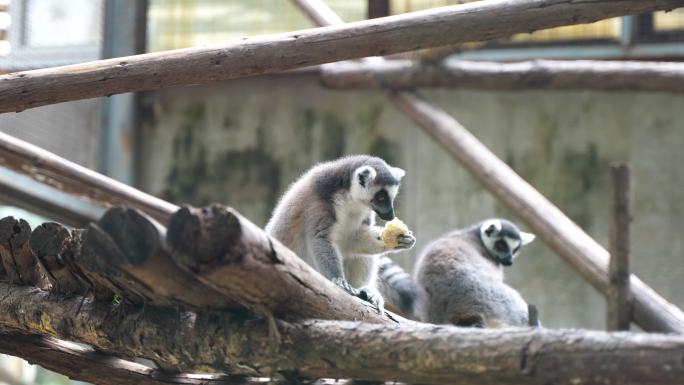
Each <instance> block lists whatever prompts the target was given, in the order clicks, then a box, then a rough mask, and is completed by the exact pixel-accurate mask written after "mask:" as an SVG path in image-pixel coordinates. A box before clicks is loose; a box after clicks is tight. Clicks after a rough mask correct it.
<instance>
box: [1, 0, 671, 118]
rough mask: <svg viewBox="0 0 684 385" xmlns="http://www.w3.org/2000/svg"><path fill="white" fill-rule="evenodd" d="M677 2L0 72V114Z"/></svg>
mask: <svg viewBox="0 0 684 385" xmlns="http://www.w3.org/2000/svg"><path fill="white" fill-rule="evenodd" d="M682 5H684V1H682V0H650V1H643V0H613V1H605V0H584V1H581V2H576V1H568V0H499V1H485V2H473V3H468V4H464V5H460V6H451V7H443V8H436V9H432V10H427V11H422V12H414V13H408V14H404V15H397V16H390V17H386V18H380V19H373V20H364V21H359V22H355V23H349V24H347V25H341V26H338V27H334V28H321V29H309V30H302V31H296V32H291V33H284V34H279V35H272V36H265V37H255V38H245V39H242V40H237V41H233V42H230V43H225V44H218V45H213V46H208V47H199V48H185V49H179V50H174V51H165V52H156V53H148V54H143V55H136V56H128V57H122V58H116V59H107V60H100V61H95V62H90V63H84V64H76V65H70V66H65V67H56V68H46V69H40V70H34V71H26V72H19V73H13V74H7V75H2V76H0V112H10V111H21V110H25V109H27V108H34V107H38V106H43V105H47V104H54V103H61V102H66V101H70V100H79V99H86V98H93V97H99V96H108V95H113V94H117V93H122V92H134V91H144V90H154V89H159V88H164V87H171V86H179V85H191V84H209V83H215V82H218V81H222V80H228V79H235V78H240V77H245V76H252V75H259V74H266V73H273V72H276V71H283V70H287V69H293V68H298V67H305V66H311V65H315V64H322V63H330V62H334V61H340V60H347V59H355V58H361V57H366V56H378V55H380V56H382V55H388V54H393V53H399V52H406V51H412V50H417V49H421V48H428V47H437V46H443V45H447V44H454V43H459V42H465V41H483V40H491V39H496V38H500V37H506V36H510V35H512V34H515V33H519V32H531V31H534V30H538V29H544V28H551V27H557V26H561V25H571V24H582V23H589V22H593V21H597V20H601V19H606V18H610V17H615V16H623V15H627V14H638V13H644V12H651V11H656V10H670V9H674V8H677V7H680V6H682Z"/></svg>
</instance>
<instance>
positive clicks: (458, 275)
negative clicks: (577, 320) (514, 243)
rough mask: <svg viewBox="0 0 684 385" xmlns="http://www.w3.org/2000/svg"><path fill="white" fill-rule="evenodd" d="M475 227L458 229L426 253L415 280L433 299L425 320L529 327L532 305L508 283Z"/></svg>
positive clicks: (426, 308) (426, 307)
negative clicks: (488, 254)
mask: <svg viewBox="0 0 684 385" xmlns="http://www.w3.org/2000/svg"><path fill="white" fill-rule="evenodd" d="M485 253H486V251H485V250H484V248H483V247H482V245H481V243H480V242H479V239H478V238H477V237H476V233H475V232H474V231H473V229H467V230H463V231H455V232H452V233H449V234H447V235H445V236H444V237H442V238H439V239H437V240H436V241H434V242H433V243H431V244H430V245H428V247H427V248H426V249H425V250H424V251H423V253H422V254H421V256H420V257H419V259H418V262H417V264H416V271H415V277H416V281H417V282H418V285H419V286H421V287H422V289H423V290H424V291H425V292H426V294H427V296H426V297H427V298H426V300H425V304H424V305H423V309H422V317H421V318H422V319H423V320H424V321H427V322H431V323H437V324H455V325H461V326H472V325H480V324H483V325H486V326H489V327H497V326H503V325H518V326H523V325H527V305H526V303H525V301H524V300H523V299H522V297H520V295H519V294H518V293H517V292H516V291H515V290H513V289H512V288H510V287H509V286H508V285H506V284H505V283H504V282H503V272H502V270H501V267H500V266H498V265H497V264H495V263H494V262H493V261H491V260H490V259H489V258H487V257H486V254H485Z"/></svg>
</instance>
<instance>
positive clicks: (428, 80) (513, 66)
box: [321, 60, 684, 93]
mask: <svg viewBox="0 0 684 385" xmlns="http://www.w3.org/2000/svg"><path fill="white" fill-rule="evenodd" d="M321 80H322V83H323V84H324V85H325V86H328V87H332V88H340V89H350V88H390V89H414V88H420V87H448V88H462V89H472V90H484V91H517V90H583V89H584V90H597V91H653V92H670V93H682V92H684V64H682V63H674V62H671V63H668V62H638V61H602V60H572V61H569V60H567V61H561V60H533V61H524V62H518V63H498V62H481V61H463V60H446V61H444V62H441V63H434V64H426V63H423V62H420V61H409V60H392V61H382V62H380V61H364V62H342V63H334V64H328V65H324V66H322V67H321Z"/></svg>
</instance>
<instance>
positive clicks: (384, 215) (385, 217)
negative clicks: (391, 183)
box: [375, 207, 394, 221]
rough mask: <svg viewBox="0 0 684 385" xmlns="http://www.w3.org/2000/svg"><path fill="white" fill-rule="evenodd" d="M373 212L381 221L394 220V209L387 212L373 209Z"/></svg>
mask: <svg viewBox="0 0 684 385" xmlns="http://www.w3.org/2000/svg"><path fill="white" fill-rule="evenodd" d="M375 212H376V213H377V214H378V216H379V217H380V219H382V220H383V221H391V220H392V219H394V209H393V208H391V207H390V209H389V210H388V211H380V210H378V209H375Z"/></svg>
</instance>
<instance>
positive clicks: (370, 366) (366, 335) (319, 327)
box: [0, 283, 684, 385]
mask: <svg viewBox="0 0 684 385" xmlns="http://www.w3.org/2000/svg"><path fill="white" fill-rule="evenodd" d="M0 293H2V297H0V326H3V327H10V328H14V329H20V330H25V331H27V332H28V331H30V332H34V333H42V334H51V335H53V336H56V337H58V338H62V339H68V340H73V341H79V342H84V343H88V344H91V345H93V346H95V347H97V348H98V349H100V350H104V351H108V352H111V353H118V354H126V355H130V356H139V357H146V358H149V359H154V360H161V361H163V362H165V363H166V364H168V365H169V366H173V367H175V368H177V369H180V370H184V369H185V370H187V369H192V368H202V367H207V366H208V367H213V368H215V369H216V370H225V371H227V372H229V373H235V374H246V375H256V376H267V375H270V374H272V370H273V369H275V370H276V372H278V373H283V374H288V375H291V374H295V373H296V374H299V375H303V376H309V377H314V378H321V377H328V378H330V377H332V378H360V379H369V380H397V381H405V382H409V383H425V384H445V383H459V384H462V385H476V384H478V385H480V384H483V383H497V384H502V385H513V384H516V385H517V384H519V385H523V384H525V385H542V384H544V385H549V384H577V385H580V384H595V383H602V384H623V385H630V384H634V385H636V384H640V385H641V384H653V385H670V384H679V383H680V382H681V378H682V376H684V362H682V356H684V337H683V336H663V335H647V334H630V333H612V334H611V333H604V332H587V331H572V330H543V329H531V328H530V329H504V330H472V329H466V328H457V327H452V326H437V325H426V324H413V325H373V324H364V323H358V322H340V321H320V320H318V321H299V322H284V321H278V322H277V328H278V334H279V335H280V343H279V344H277V345H273V344H274V343H277V342H274V340H273V339H272V337H271V333H269V330H268V329H269V327H268V323H267V322H264V321H260V320H256V319H253V318H251V317H245V316H242V317H241V316H238V315H236V314H230V313H206V314H194V313H187V312H184V313H178V312H175V311H172V310H163V309H156V308H152V307H148V308H147V309H145V310H144V311H143V310H141V309H134V308H129V309H121V308H117V307H115V306H113V305H111V304H107V303H95V302H91V301H86V302H85V303H83V304H81V301H82V300H81V299H80V298H77V297H75V298H64V297H61V296H58V295H48V294H47V293H45V292H42V291H39V290H36V289H31V288H28V287H18V286H12V285H8V284H4V283H0Z"/></svg>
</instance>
